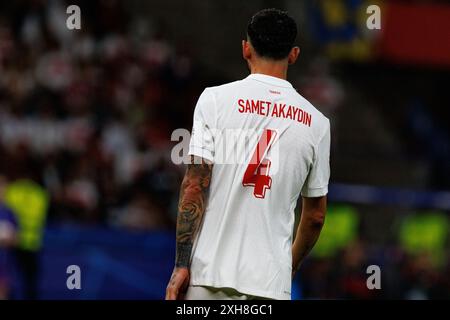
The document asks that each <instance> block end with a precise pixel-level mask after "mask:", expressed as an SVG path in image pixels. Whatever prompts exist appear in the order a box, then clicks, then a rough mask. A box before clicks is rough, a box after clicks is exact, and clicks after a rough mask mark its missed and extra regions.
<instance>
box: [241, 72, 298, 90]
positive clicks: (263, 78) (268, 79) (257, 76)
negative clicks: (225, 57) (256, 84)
mask: <svg viewBox="0 0 450 320" xmlns="http://www.w3.org/2000/svg"><path fill="white" fill-rule="evenodd" d="M247 79H253V80H256V81H260V82H264V83H267V84H271V85H273V86H277V87H283V88H292V84H291V83H290V82H289V81H287V80H283V79H280V78H276V77H272V76H268V75H266V74H261V73H252V74H250V75H249V76H248V77H247Z"/></svg>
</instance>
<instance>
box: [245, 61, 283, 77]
mask: <svg viewBox="0 0 450 320" xmlns="http://www.w3.org/2000/svg"><path fill="white" fill-rule="evenodd" d="M287 69H288V66H287V63H281V62H272V61H258V63H254V64H252V65H251V66H250V72H251V73H259V74H265V75H268V76H271V77H275V78H280V79H283V80H286V79H287Z"/></svg>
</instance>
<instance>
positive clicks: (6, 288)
mask: <svg viewBox="0 0 450 320" xmlns="http://www.w3.org/2000/svg"><path fill="white" fill-rule="evenodd" d="M6 184H7V181H6V178H5V177H4V176H2V175H0V300H5V299H8V298H9V297H10V294H11V284H12V280H11V278H12V274H11V269H12V261H11V252H10V250H11V248H13V247H14V246H15V245H16V243H17V220H16V218H15V216H14V213H13V212H12V211H11V209H10V208H8V206H7V205H6V204H5V203H4V196H5V189H6Z"/></svg>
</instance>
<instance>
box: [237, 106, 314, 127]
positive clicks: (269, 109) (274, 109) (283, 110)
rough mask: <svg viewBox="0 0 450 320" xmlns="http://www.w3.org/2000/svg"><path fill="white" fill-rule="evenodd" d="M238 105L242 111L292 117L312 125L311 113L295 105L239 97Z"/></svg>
mask: <svg viewBox="0 0 450 320" xmlns="http://www.w3.org/2000/svg"><path fill="white" fill-rule="evenodd" d="M238 106H239V109H238V111H239V112H240V113H255V114H259V115H261V116H265V117H272V118H285V119H291V120H294V121H297V122H300V123H302V124H304V125H306V126H308V127H310V126H311V120H312V116H311V114H309V113H308V112H306V111H304V110H302V109H300V108H298V107H295V106H291V105H286V104H283V103H272V102H270V101H264V100H253V99H246V100H244V99H239V100H238Z"/></svg>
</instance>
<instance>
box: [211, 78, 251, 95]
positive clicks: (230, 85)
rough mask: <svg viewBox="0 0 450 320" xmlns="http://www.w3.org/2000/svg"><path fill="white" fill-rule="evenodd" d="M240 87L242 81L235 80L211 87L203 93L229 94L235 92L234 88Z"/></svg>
mask: <svg viewBox="0 0 450 320" xmlns="http://www.w3.org/2000/svg"><path fill="white" fill-rule="evenodd" d="M241 85H242V80H236V81H232V82H227V83H224V84H221V85H217V86H212V87H207V88H205V92H209V93H212V94H220V93H222V92H230V91H233V90H236V88H238V87H240V86H241Z"/></svg>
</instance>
